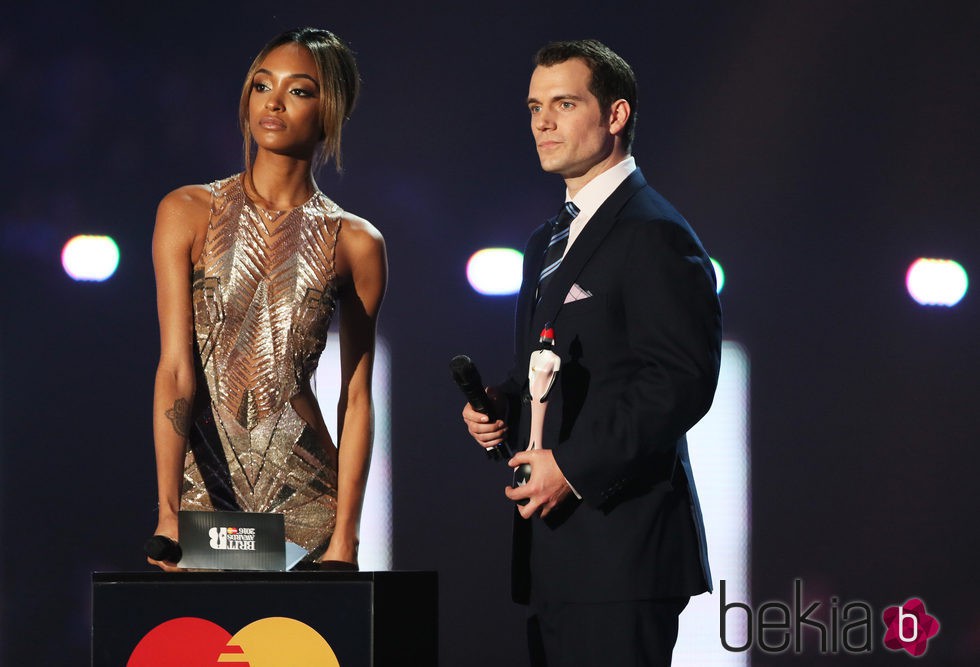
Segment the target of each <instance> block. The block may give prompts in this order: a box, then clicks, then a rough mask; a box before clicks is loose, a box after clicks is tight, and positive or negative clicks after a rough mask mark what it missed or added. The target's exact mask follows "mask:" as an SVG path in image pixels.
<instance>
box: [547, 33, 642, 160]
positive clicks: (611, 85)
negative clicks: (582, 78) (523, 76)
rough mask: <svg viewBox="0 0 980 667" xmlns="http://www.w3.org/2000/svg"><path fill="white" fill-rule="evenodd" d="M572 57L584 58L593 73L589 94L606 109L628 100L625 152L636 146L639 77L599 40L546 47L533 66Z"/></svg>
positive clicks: (624, 139) (559, 61) (554, 63)
mask: <svg viewBox="0 0 980 667" xmlns="http://www.w3.org/2000/svg"><path fill="white" fill-rule="evenodd" d="M572 58H581V59H582V60H584V61H585V64H586V65H588V67H589V71H590V72H592V81H590V82H589V92H590V93H592V94H593V95H595V97H596V99H597V100H599V106H601V107H602V108H603V109H604V110H607V111H608V110H609V109H610V108H612V103H613V102H615V101H616V100H626V101H627V102H628V103H629V105H630V116H629V118H628V119H627V120H626V126H625V127H624V128H623V146H624V147H625V149H626V152H629V151H630V148H631V147H632V146H633V135H634V131H635V127H636V75H635V74H633V69H632V68H631V67H630V66H629V64H628V63H627V62H626V61H625V60H623V59H622V58H620V57H619V56H618V55H617V54H616V53H615V52H614V51H613V50H612V49H610V48H609V47H608V46H606V45H605V44H603V43H602V42H600V41H599V40H596V39H577V40H572V41H566V42H551V43H550V44H546V45H545V46H543V47H542V48H541V50H539V51H538V53H537V54H536V55H535V56H534V64H535V65H536V66H539V67H551V66H552V65H557V64H559V63H563V62H565V61H566V60H571V59H572Z"/></svg>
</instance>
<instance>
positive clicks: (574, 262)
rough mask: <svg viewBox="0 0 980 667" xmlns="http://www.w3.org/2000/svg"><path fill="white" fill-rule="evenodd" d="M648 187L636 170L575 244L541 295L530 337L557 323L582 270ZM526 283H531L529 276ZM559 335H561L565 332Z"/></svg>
mask: <svg viewBox="0 0 980 667" xmlns="http://www.w3.org/2000/svg"><path fill="white" fill-rule="evenodd" d="M646 184H647V182H646V180H645V179H644V178H643V174H642V173H641V172H640V170H639V169H637V170H635V171H634V172H633V173H632V174H630V175H629V176H628V177H627V178H626V180H625V181H623V182H622V183H621V184H620V185H619V187H618V188H616V189H615V190H614V191H613V193H612V194H611V195H609V197H608V198H607V199H606V201H604V202H603V203H602V206H600V207H599V209H598V210H597V211H596V212H595V214H594V215H593V216H592V218H591V219H590V220H589V221H588V223H586V225H585V229H583V230H582V233H581V234H579V235H578V237H577V238H576V239H575V243H573V244H572V247H571V248H570V249H569V250H568V252H567V253H566V254H565V258H564V259H562V261H561V264H560V265H559V267H558V269H557V270H556V271H555V272H554V274H552V277H551V282H549V283H548V288H547V289H546V290H545V291H544V294H542V295H541V302H540V303H539V304H538V305H537V308H535V309H534V315H533V317H532V318H531V321H530V324H531V328H530V330H526V329H525V331H526V332H527V333H528V334H529V335H532V336H534V337H536V336H537V335H538V332H539V331H540V330H541V328H542V327H544V325H545V324H546V323H548V322H551V321H553V320H554V318H555V316H556V315H557V314H558V310H559V309H560V308H561V306H562V304H563V303H564V301H565V296H566V295H567V294H568V290H569V289H571V287H572V285H573V284H574V283H575V279H576V278H577V277H578V275H579V273H581V272H582V268H583V267H584V266H585V264H586V263H587V262H588V261H589V258H590V257H592V255H593V254H594V253H595V251H596V249H597V248H598V247H599V246H600V245H602V241H603V239H605V238H606V235H607V234H609V232H610V231H611V230H612V228H613V227H614V226H615V224H616V220H617V217H618V214H619V212H620V210H621V209H622V208H623V206H625V205H626V202H628V201H629V200H630V198H631V197H632V196H633V195H634V194H636V193H637V192H638V191H639V190H641V189H642V188H644V187H646ZM542 261H544V257H543V255H542V257H540V258H538V259H537V261H536V262H535V264H536V266H537V267H538V271H539V272H540V265H541V262H542ZM535 275H537V274H535ZM524 279H525V280H527V276H525V277H524ZM530 300H531V305H533V303H534V295H533V292H532V293H531V299H530ZM557 333H558V335H561V332H557Z"/></svg>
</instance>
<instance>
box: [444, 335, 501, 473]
mask: <svg viewBox="0 0 980 667" xmlns="http://www.w3.org/2000/svg"><path fill="white" fill-rule="evenodd" d="M449 370H451V371H452V374H453V380H455V382H456V385H457V386H458V387H459V389H460V391H462V392H463V396H465V397H466V402H467V403H469V404H470V405H471V406H472V407H473V409H474V410H476V411H477V412H481V413H483V414H485V415H486V416H487V418H488V419H489V420H490V422H491V423H493V422H495V421H497V419H498V417H497V413H496V411H495V410H494V409H493V403H492V402H491V401H490V397H489V396H487V391H486V389H485V388H484V387H483V380H481V379H480V372H479V371H478V370H476V366H475V365H474V364H473V360H472V359H470V358H469V357H467V356H466V355H465V354H459V355H456V356H455V357H453V359H452V361H450V362H449ZM486 452H487V458H489V459H490V460H491V461H501V460H506V459H509V458H510V448H508V447H507V443H506V442H501V443H500V444H499V445H494V446H492V447H486Z"/></svg>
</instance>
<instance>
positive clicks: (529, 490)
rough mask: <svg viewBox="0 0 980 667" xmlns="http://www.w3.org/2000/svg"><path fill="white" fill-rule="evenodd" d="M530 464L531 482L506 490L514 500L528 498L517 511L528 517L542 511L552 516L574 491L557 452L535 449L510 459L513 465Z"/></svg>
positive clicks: (514, 466)
mask: <svg viewBox="0 0 980 667" xmlns="http://www.w3.org/2000/svg"><path fill="white" fill-rule="evenodd" d="M523 463H528V464H530V466H531V478H530V480H529V481H528V483H527V484H523V485H521V486H519V487H518V488H516V489H515V488H513V487H510V486H508V487H507V489H506V490H505V491H504V493H506V494H507V497H508V498H510V499H511V500H514V501H517V500H521V499H523V498H527V499H528V503H527V504H526V505H518V506H517V511H518V512H520V513H521V516H522V517H524V518H525V519H530V518H531V517H532V516H534V515H535V514H536V513H538V512H539V511H540V512H541V518H544V517H546V516H548V514H549V513H550V512H551V510H553V509H555V507H557V506H558V505H559V504H560V503H561V502H562V501H563V500H565V498H566V497H568V495H569V494H570V493H571V492H572V488H571V487H570V486H569V485H568V482H567V481H566V480H565V476H564V475H563V474H562V472H561V469H560V468H559V467H558V463H557V462H556V461H555V454H554V452H552V451H551V450H550V449H532V450H529V451H525V452H518V453H517V454H515V455H514V457H513V458H512V459H511V460H510V461H508V462H507V465H509V466H510V467H511V468H516V467H517V466H519V465H521V464H523Z"/></svg>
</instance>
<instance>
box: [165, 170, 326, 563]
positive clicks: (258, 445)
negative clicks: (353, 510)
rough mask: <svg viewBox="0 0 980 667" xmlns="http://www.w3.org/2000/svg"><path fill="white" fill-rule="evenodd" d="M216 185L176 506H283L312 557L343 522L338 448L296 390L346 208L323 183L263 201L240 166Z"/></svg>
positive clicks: (314, 347) (322, 322)
mask: <svg viewBox="0 0 980 667" xmlns="http://www.w3.org/2000/svg"><path fill="white" fill-rule="evenodd" d="M210 188H211V219H210V222H209V224H208V231H207V237H206V239H205V242H204V249H203V251H202V253H201V257H200V259H199V260H198V261H197V263H196V264H195V265H194V268H193V284H192V296H193V311H194V334H195V346H196V351H197V362H198V387H197V394H196V398H195V412H194V424H193V427H192V429H191V437H190V449H189V451H188V453H187V457H186V460H185V466H184V478H183V488H182V492H181V509H193V510H212V509H231V510H243V511H249V512H282V513H284V515H285V520H286V538H287V539H289V540H291V541H293V542H295V543H297V544H299V545H300V546H302V547H303V548H304V549H306V550H308V551H309V552H310V554H309V555H308V556H307V558H308V559H313V558H316V557H318V556H319V555H320V554H322V553H323V551H324V550H325V549H326V546H327V544H328V542H329V540H330V536H331V534H332V533H333V528H334V523H335V520H336V508H337V469H336V455H335V454H336V449H335V447H334V444H333V442H332V441H331V440H330V436H329V434H327V433H326V432H325V429H320V430H321V433H319V434H318V433H316V432H315V431H314V429H313V428H311V426H310V425H308V424H307V423H306V422H305V421H304V420H303V418H302V417H300V415H299V414H297V412H296V411H295V409H294V408H293V405H292V403H291V402H290V399H292V398H294V397H295V396H296V395H297V394H298V393H299V392H300V391H301V390H302V389H303V388H304V387H308V386H309V383H310V377H311V376H312V374H313V372H314V371H315V369H316V366H317V363H318V361H319V358H320V353H321V352H322V351H323V347H324V345H325V344H326V338H327V330H328V328H329V326H330V319H331V317H332V316H333V312H334V304H335V297H336V289H337V275H336V271H335V257H336V247H337V237H338V234H339V233H340V219H341V214H342V211H341V209H340V208H339V207H338V206H337V205H336V204H335V203H333V202H332V201H330V200H329V199H328V198H327V197H326V196H325V195H324V194H323V193H322V192H320V191H319V190H317V191H316V192H315V193H314V194H313V196H312V197H311V198H310V199H309V200H308V201H307V202H306V203H305V204H303V205H302V206H299V207H297V208H295V209H292V210H288V211H267V210H265V209H261V208H259V207H258V206H257V205H256V204H255V203H254V202H252V201H251V200H250V199H249V198H248V197H247V195H246V194H245V190H244V187H243V178H242V175H241V174H239V175H236V176H232V177H230V178H226V179H223V180H220V181H216V182H214V183H212V184H211V186H210Z"/></svg>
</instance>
